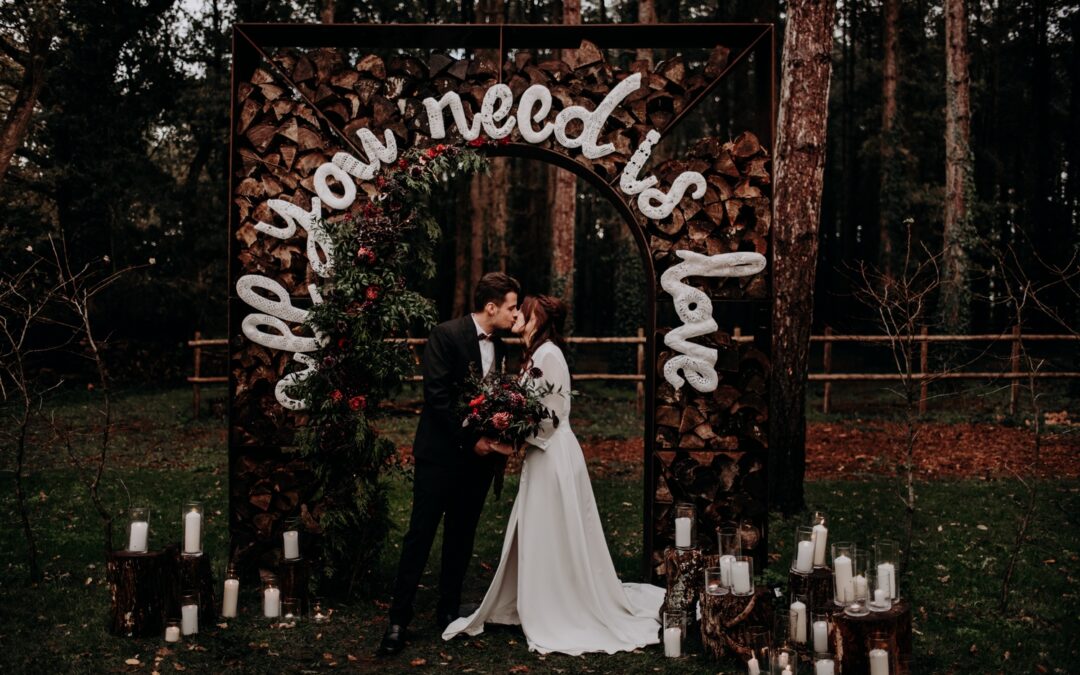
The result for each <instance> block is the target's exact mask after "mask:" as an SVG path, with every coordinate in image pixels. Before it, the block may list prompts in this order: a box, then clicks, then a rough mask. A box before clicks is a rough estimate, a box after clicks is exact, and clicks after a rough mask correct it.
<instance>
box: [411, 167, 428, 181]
mask: <svg viewBox="0 0 1080 675" xmlns="http://www.w3.org/2000/svg"><path fill="white" fill-rule="evenodd" d="M423 174H424V170H423V169H422V168H420V167H418V166H414V167H413V168H411V169H409V175H410V176H412V177H413V178H419V177H420V176H422V175H423Z"/></svg>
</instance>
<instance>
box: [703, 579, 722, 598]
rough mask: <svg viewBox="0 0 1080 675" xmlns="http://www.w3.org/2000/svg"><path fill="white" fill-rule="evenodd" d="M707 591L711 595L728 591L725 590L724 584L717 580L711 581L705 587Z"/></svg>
mask: <svg viewBox="0 0 1080 675" xmlns="http://www.w3.org/2000/svg"><path fill="white" fill-rule="evenodd" d="M705 592H706V593H708V594H709V595H723V594H724V593H725V592H726V591H725V590H724V587H723V584H719V583H717V582H715V581H710V582H709V584H708V585H707V586H706V587H705Z"/></svg>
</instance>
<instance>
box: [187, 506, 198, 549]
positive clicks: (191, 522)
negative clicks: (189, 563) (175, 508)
mask: <svg viewBox="0 0 1080 675" xmlns="http://www.w3.org/2000/svg"><path fill="white" fill-rule="evenodd" d="M201 534H202V514H201V513H199V512H198V511H195V510H191V511H188V512H187V514H185V515H184V553H202V547H201V546H199V538H200V535H201Z"/></svg>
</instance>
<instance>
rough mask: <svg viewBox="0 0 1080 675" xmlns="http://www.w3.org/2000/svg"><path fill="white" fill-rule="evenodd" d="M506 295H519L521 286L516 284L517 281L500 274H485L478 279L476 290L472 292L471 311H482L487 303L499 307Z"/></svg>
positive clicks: (507, 275)
mask: <svg viewBox="0 0 1080 675" xmlns="http://www.w3.org/2000/svg"><path fill="white" fill-rule="evenodd" d="M507 293H517V294H518V295H521V284H519V283H518V281H517V279H515V278H514V277H512V276H510V275H509V274H503V273H502V272H489V273H487V274H485V275H484V276H482V277H480V281H479V282H477V284H476V290H475V291H473V311H474V312H479V311H481V310H483V309H484V307H486V306H487V304H488V303H489V302H494V303H495V304H496V305H501V304H502V303H503V300H504V299H505V298H506V294H507Z"/></svg>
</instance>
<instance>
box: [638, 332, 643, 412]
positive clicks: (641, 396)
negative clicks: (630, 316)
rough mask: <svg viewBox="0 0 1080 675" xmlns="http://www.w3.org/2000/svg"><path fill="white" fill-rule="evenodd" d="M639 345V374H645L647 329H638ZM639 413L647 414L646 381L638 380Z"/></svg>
mask: <svg viewBox="0 0 1080 675" xmlns="http://www.w3.org/2000/svg"><path fill="white" fill-rule="evenodd" d="M637 336H638V343H637V371H636V372H637V374H638V375H644V374H645V342H644V340H645V329H644V328H638V329H637ZM637 411H638V414H639V415H640V414H642V413H644V412H645V382H644V380H638V382H637Z"/></svg>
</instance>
